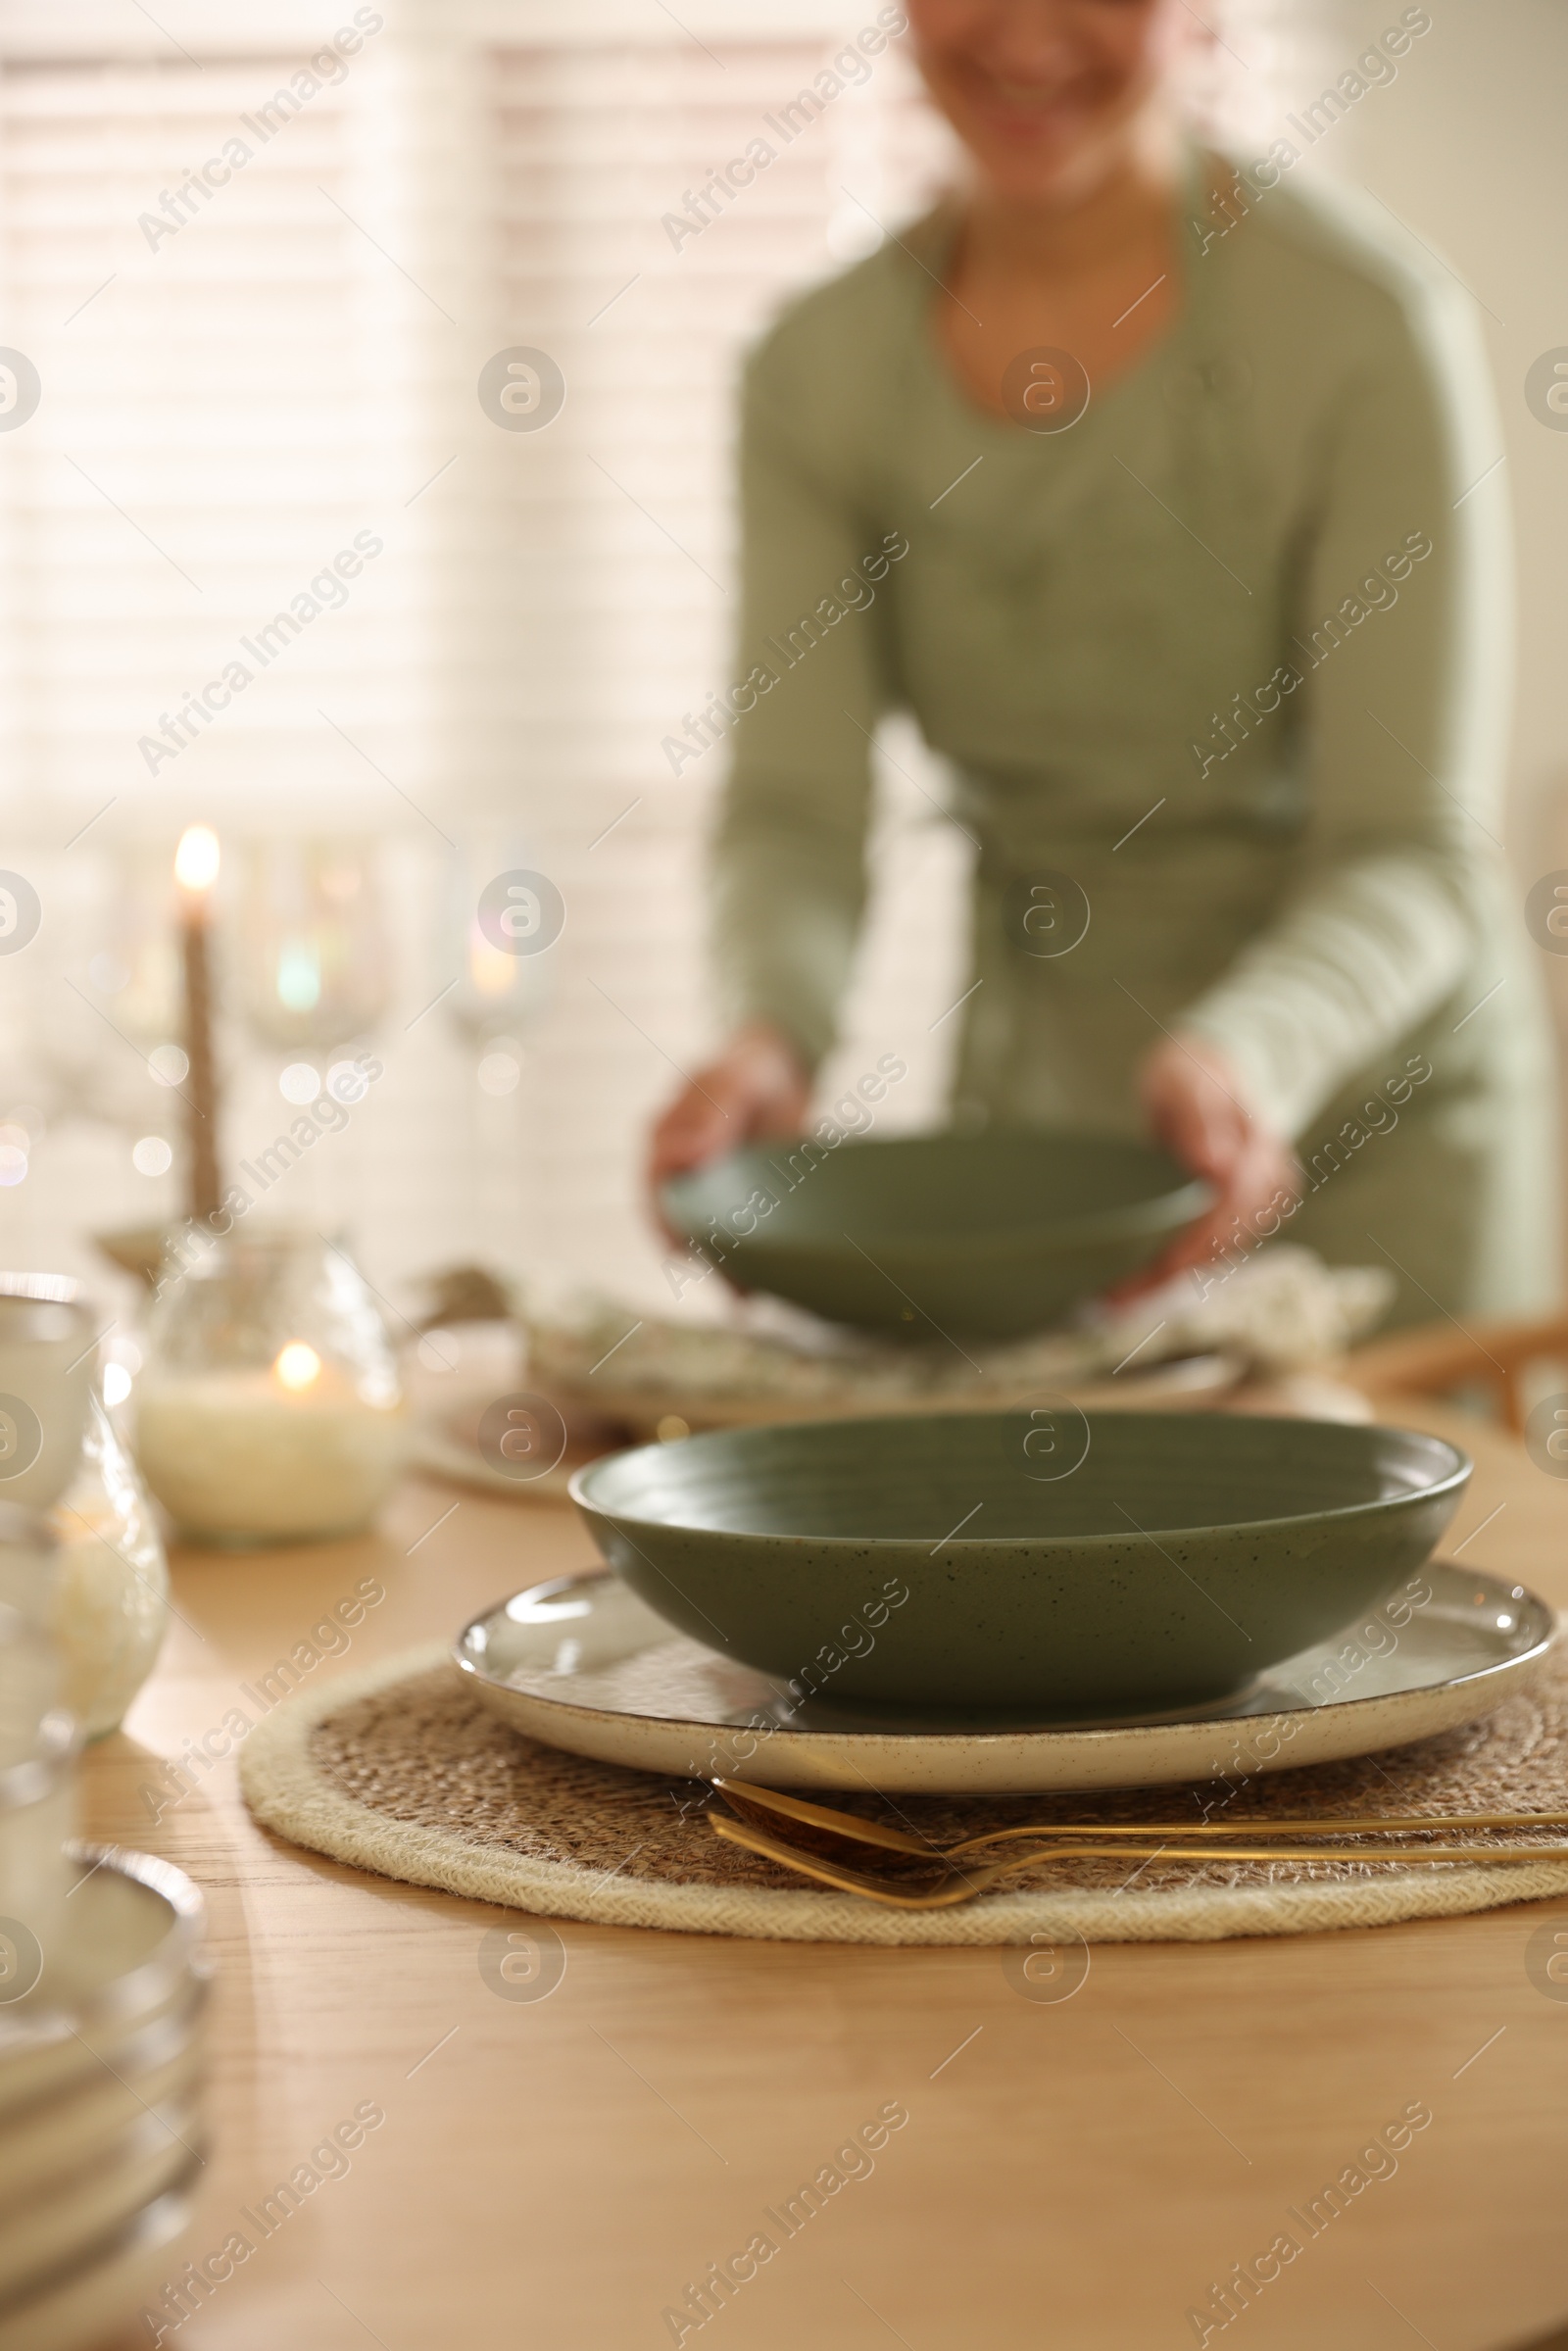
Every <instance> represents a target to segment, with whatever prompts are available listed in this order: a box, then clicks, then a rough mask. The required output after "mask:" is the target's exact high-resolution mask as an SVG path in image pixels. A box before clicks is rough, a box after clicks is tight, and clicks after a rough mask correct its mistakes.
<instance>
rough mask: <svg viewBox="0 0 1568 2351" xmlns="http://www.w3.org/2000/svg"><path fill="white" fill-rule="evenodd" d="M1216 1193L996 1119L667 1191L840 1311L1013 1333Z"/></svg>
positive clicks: (725, 1242)
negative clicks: (984, 1129) (1001, 1129)
mask: <svg viewBox="0 0 1568 2351" xmlns="http://www.w3.org/2000/svg"><path fill="white" fill-rule="evenodd" d="M1211 1197H1212V1196H1211V1194H1210V1192H1209V1189H1208V1187H1207V1185H1206V1184H1203V1183H1201V1182H1199V1181H1197V1180H1195V1179H1194V1178H1193V1177H1191V1176H1189V1175H1188V1174H1186V1173H1185V1171H1184V1170H1183V1169H1182V1168H1181V1167H1179V1166H1178V1165H1177V1163H1176V1161H1175V1160H1174V1159H1172V1158H1170V1157H1169V1156H1168V1155H1167V1154H1166V1153H1165V1152H1164V1151H1154V1150H1152V1149H1151V1148H1150V1147H1149V1146H1148V1145H1147V1144H1142V1143H1127V1142H1123V1141H1122V1140H1120V1139H1119V1138H1117V1137H1115V1136H1106V1135H1065V1134H1063V1135H1056V1134H1044V1133H1016V1134H1007V1133H987V1134H983V1135H907V1136H896V1137H890V1138H889V1139H888V1140H887V1141H885V1142H883V1141H875V1142H869V1141H868V1142H856V1141H854V1140H848V1141H845V1142H843V1143H840V1144H838V1145H837V1146H836V1147H835V1148H834V1149H833V1150H831V1151H830V1150H829V1149H828V1148H827V1147H826V1146H825V1145H824V1144H820V1143H815V1142H812V1141H811V1140H809V1138H808V1139H803V1140H802V1141H801V1142H799V1143H776V1144H773V1145H772V1146H770V1147H769V1148H768V1149H766V1150H763V1149H761V1148H757V1149H753V1150H748V1151H737V1152H735V1153H734V1154H733V1155H732V1156H731V1157H729V1158H727V1159H720V1160H717V1161H715V1162H714V1163H713V1165H711V1166H710V1167H704V1168H700V1169H699V1170H698V1171H697V1172H696V1173H695V1174H693V1175H685V1176H677V1177H675V1178H673V1179H672V1180H671V1181H670V1182H669V1183H667V1184H666V1185H665V1186H664V1189H663V1192H662V1205H663V1209H664V1213H665V1215H666V1216H667V1217H668V1219H669V1221H670V1223H671V1225H672V1226H673V1227H674V1228H675V1230H676V1231H677V1232H679V1233H682V1234H684V1235H685V1236H686V1237H687V1238H688V1239H689V1240H690V1241H691V1242H692V1243H693V1244H694V1245H695V1246H697V1247H698V1248H699V1249H704V1250H705V1251H707V1253H709V1254H711V1255H712V1256H715V1257H721V1258H722V1261H723V1262H724V1264H725V1267H726V1270H727V1271H728V1272H730V1273H731V1274H733V1276H734V1278H735V1279H736V1280H737V1281H738V1282H740V1283H741V1284H743V1285H744V1286H745V1287H746V1288H748V1289H751V1290H770V1291H772V1292H774V1293H775V1294H776V1295H777V1296H778V1297H779V1298H792V1299H793V1300H794V1302H795V1303H796V1304H797V1305H800V1306H809V1307H810V1308H811V1310H812V1311H813V1313H816V1314H821V1315H825V1316H826V1317H827V1318H828V1320H829V1321H831V1322H848V1323H857V1324H858V1325H860V1326H861V1327H862V1328H864V1329H867V1330H891V1331H904V1332H909V1333H916V1334H919V1335H921V1336H926V1337H929V1336H930V1334H931V1331H932V1328H933V1326H935V1328H936V1329H938V1330H940V1331H943V1332H957V1333H959V1334H960V1335H963V1336H970V1337H974V1338H982V1339H1014V1338H1018V1337H1020V1336H1021V1335H1022V1334H1023V1333H1025V1332H1027V1331H1037V1330H1039V1329H1041V1328H1042V1327H1043V1326H1044V1325H1045V1324H1047V1323H1049V1322H1052V1321H1054V1320H1055V1319H1056V1318H1057V1317H1058V1316H1060V1315H1061V1314H1063V1313H1065V1312H1066V1310H1067V1308H1068V1307H1070V1306H1072V1305H1075V1304H1076V1303H1077V1302H1078V1300H1079V1299H1080V1298H1093V1297H1094V1296H1095V1295H1096V1294H1097V1293H1098V1292H1100V1291H1102V1290H1105V1289H1108V1288H1109V1287H1110V1285H1111V1284H1112V1283H1113V1282H1118V1281H1121V1280H1122V1279H1124V1278H1125V1277H1126V1276H1127V1275H1128V1274H1131V1273H1134V1272H1136V1270H1137V1268H1138V1267H1139V1266H1140V1265H1144V1264H1147V1263H1148V1261H1149V1259H1150V1258H1152V1256H1154V1255H1155V1254H1156V1252H1157V1251H1158V1249H1159V1248H1160V1246H1161V1245H1162V1243H1163V1242H1164V1241H1165V1240H1166V1239H1167V1238H1168V1237H1169V1235H1171V1234H1172V1233H1174V1232H1176V1231H1178V1230H1179V1229H1180V1227H1181V1226H1182V1225H1184V1224H1190V1223H1191V1222H1192V1220H1193V1218H1194V1217H1195V1216H1198V1215H1200V1214H1201V1211H1202V1210H1203V1209H1204V1208H1205V1207H1206V1206H1207V1204H1208V1201H1209V1200H1210V1198H1211Z"/></svg>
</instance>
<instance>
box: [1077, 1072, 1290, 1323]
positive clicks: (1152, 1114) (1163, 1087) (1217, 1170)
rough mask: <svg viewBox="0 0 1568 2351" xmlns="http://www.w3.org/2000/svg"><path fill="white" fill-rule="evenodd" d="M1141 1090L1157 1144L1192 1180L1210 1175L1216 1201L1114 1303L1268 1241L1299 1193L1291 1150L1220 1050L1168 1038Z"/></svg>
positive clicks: (1144, 1076) (1142, 1074) (1143, 1075)
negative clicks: (1259, 1112) (1189, 1269)
mask: <svg viewBox="0 0 1568 2351" xmlns="http://www.w3.org/2000/svg"><path fill="white" fill-rule="evenodd" d="M1138 1091H1139V1097H1140V1099H1141V1101H1142V1102H1143V1105H1144V1109H1145V1112H1146V1114H1147V1116H1148V1119H1149V1123H1150V1125H1151V1127H1152V1130H1153V1132H1154V1136H1155V1138H1156V1140H1157V1141H1158V1142H1160V1143H1162V1144H1163V1145H1164V1146H1165V1149H1166V1150H1167V1151H1169V1152H1170V1153H1171V1155H1172V1157H1173V1158H1177V1159H1179V1160H1180V1161H1181V1163H1182V1165H1183V1166H1184V1167H1190V1168H1191V1169H1192V1171H1193V1173H1194V1174H1195V1175H1201V1176H1206V1177H1207V1178H1208V1180H1209V1182H1210V1183H1211V1184H1212V1185H1213V1187H1214V1190H1215V1192H1216V1194H1217V1195H1218V1197H1217V1199H1216V1200H1215V1201H1214V1204H1213V1206H1212V1207H1211V1208H1209V1209H1207V1210H1206V1211H1205V1213H1204V1214H1203V1215H1201V1216H1200V1217H1199V1218H1198V1219H1197V1220H1196V1221H1195V1222H1194V1223H1192V1224H1190V1225H1188V1226H1187V1227H1186V1229H1185V1230H1184V1231H1183V1232H1181V1233H1178V1234H1177V1236H1176V1238H1175V1240H1174V1241H1173V1242H1172V1243H1171V1245H1170V1247H1169V1248H1168V1249H1166V1250H1165V1252H1164V1254H1163V1255H1162V1256H1161V1257H1160V1258H1158V1259H1157V1261H1156V1262H1155V1263H1154V1264H1153V1265H1152V1266H1149V1267H1147V1268H1146V1269H1145V1270H1144V1272H1142V1273H1141V1274H1139V1275H1138V1276H1137V1277H1136V1279H1135V1280H1134V1281H1132V1282H1129V1283H1127V1284H1125V1285H1124V1286H1123V1287H1122V1289H1120V1290H1119V1291H1117V1292H1116V1293H1114V1296H1115V1297H1116V1298H1133V1297H1136V1296H1138V1294H1139V1293H1140V1292H1142V1291H1146V1290H1152V1289H1153V1288H1154V1287H1155V1286H1156V1285H1157V1284H1158V1283H1160V1282H1167V1281H1169V1279H1170V1277H1171V1275H1172V1274H1177V1273H1181V1272H1183V1271H1184V1270H1185V1269H1186V1268H1187V1267H1188V1266H1190V1265H1208V1264H1212V1263H1214V1262H1216V1261H1217V1259H1218V1258H1219V1256H1220V1253H1221V1251H1222V1250H1226V1249H1238V1248H1239V1249H1249V1248H1251V1247H1254V1246H1255V1245H1256V1244H1257V1242H1259V1241H1262V1240H1267V1239H1268V1238H1269V1237H1270V1235H1271V1234H1272V1233H1276V1232H1278V1230H1279V1225H1280V1210H1281V1208H1282V1207H1283V1206H1284V1204H1285V1202H1286V1201H1287V1200H1294V1199H1295V1198H1296V1196H1297V1193H1298V1191H1299V1172H1298V1169H1297V1165H1296V1161H1295V1158H1294V1156H1293V1154H1292V1152H1291V1149H1290V1146H1289V1145H1288V1144H1287V1143H1286V1142H1285V1140H1284V1139H1283V1137H1281V1136H1279V1135H1276V1134H1275V1133H1274V1132H1273V1130H1272V1128H1270V1127H1268V1126H1266V1125H1265V1124H1264V1123H1263V1121H1262V1120H1261V1119H1260V1118H1259V1117H1258V1116H1257V1114H1256V1112H1255V1111H1254V1110H1253V1109H1252V1108H1251V1106H1250V1103H1249V1102H1248V1098H1247V1089H1246V1084H1245V1081H1244V1080H1243V1079H1242V1078H1241V1077H1240V1076H1239V1075H1238V1073H1237V1071H1236V1070H1235V1069H1234V1068H1233V1067H1232V1066H1231V1063H1230V1062H1229V1061H1228V1060H1227V1059H1226V1057H1225V1055H1224V1054H1223V1053H1220V1052H1219V1050H1218V1049H1217V1047H1215V1046H1212V1045H1209V1044H1207V1043H1206V1042H1205V1041H1204V1040H1203V1039H1201V1038H1199V1037H1186V1038H1177V1037H1169V1038H1167V1039H1166V1040H1165V1041H1164V1043H1163V1044H1161V1045H1156V1046H1155V1048H1154V1050H1153V1052H1152V1053H1151V1054H1150V1055H1149V1057H1148V1059H1147V1060H1146V1061H1145V1063H1144V1065H1143V1068H1142V1070H1141V1071H1140V1073H1139V1081H1138ZM1270 1214H1272V1218H1273V1222H1272V1224H1269V1223H1267V1222H1266V1220H1267V1218H1268V1217H1269V1215H1270ZM1260 1220H1264V1222H1263V1224H1262V1227H1261V1229H1260Z"/></svg>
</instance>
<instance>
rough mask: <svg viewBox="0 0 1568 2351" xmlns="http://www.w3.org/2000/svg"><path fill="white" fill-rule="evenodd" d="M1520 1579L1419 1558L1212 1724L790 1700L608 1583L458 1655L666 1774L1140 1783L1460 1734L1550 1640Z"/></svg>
mask: <svg viewBox="0 0 1568 2351" xmlns="http://www.w3.org/2000/svg"><path fill="white" fill-rule="evenodd" d="M1554 1637H1555V1635H1554V1625H1553V1618H1552V1612H1551V1610H1550V1609H1549V1608H1548V1607H1547V1606H1546V1604H1545V1602H1544V1600H1541V1599H1538V1598H1537V1597H1536V1595H1535V1594H1534V1593H1533V1592H1527V1591H1526V1590H1525V1589H1524V1587H1523V1586H1522V1585H1518V1584H1507V1583H1503V1582H1501V1581H1500V1580H1499V1579H1498V1578H1497V1577H1495V1576H1490V1575H1487V1574H1485V1573H1483V1572H1482V1571H1480V1570H1478V1569H1468V1570H1467V1569H1465V1568H1462V1567H1458V1566H1454V1565H1449V1564H1446V1563H1444V1562H1441V1561H1432V1562H1431V1563H1429V1564H1428V1566H1426V1567H1425V1568H1423V1569H1422V1570H1421V1571H1420V1572H1419V1574H1418V1575H1416V1576H1415V1577H1413V1578H1412V1579H1411V1581H1410V1584H1409V1586H1408V1587H1407V1588H1406V1589H1405V1591H1404V1592H1403V1593H1402V1594H1401V1595H1400V1596H1399V1597H1397V1599H1395V1600H1393V1601H1390V1602H1388V1603H1386V1605H1385V1606H1384V1607H1383V1608H1382V1609H1380V1610H1379V1611H1378V1612H1377V1614H1376V1615H1375V1616H1373V1617H1371V1618H1369V1619H1367V1620H1366V1621H1365V1622H1364V1623H1361V1624H1357V1625H1354V1626H1350V1627H1347V1628H1346V1629H1345V1630H1344V1631H1343V1632H1342V1633H1341V1634H1339V1635H1338V1636H1337V1637H1336V1639H1335V1640H1334V1641H1328V1642H1325V1643H1323V1644H1322V1645H1321V1646H1319V1647H1317V1648H1312V1649H1303V1650H1302V1651H1301V1652H1300V1653H1299V1655H1298V1656H1296V1657H1292V1658H1288V1659H1287V1660H1286V1661H1285V1663H1284V1664H1282V1665H1278V1666H1275V1667H1274V1668H1273V1669H1272V1671H1271V1672H1270V1673H1268V1674H1267V1675H1266V1676H1264V1677H1263V1678H1262V1679H1261V1680H1260V1681H1259V1682H1258V1683H1256V1684H1255V1685H1254V1686H1253V1687H1252V1689H1250V1690H1248V1691H1246V1692H1244V1693H1243V1695H1241V1696H1240V1697H1238V1698H1236V1699H1234V1700H1232V1701H1231V1702H1230V1704H1229V1705H1228V1706H1226V1707H1225V1708H1223V1709H1221V1710H1220V1711H1219V1712H1217V1713H1216V1712H1215V1711H1214V1710H1212V1709H1210V1708H1205V1709H1203V1710H1202V1714H1201V1717H1199V1716H1198V1715H1188V1716H1185V1717H1182V1718H1179V1719H1166V1720H1164V1721H1161V1722H1147V1721H1145V1722H1140V1723H1099V1724H1074V1725H1070V1726H1069V1725H1060V1724H1055V1725H1038V1724H1036V1725H1030V1724H1007V1725H988V1726H985V1727H978V1726H977V1727H976V1728H975V1729H973V1730H953V1729H951V1728H944V1729H943V1730H941V1731H932V1730H927V1729H923V1728H922V1727H921V1726H920V1725H919V1723H918V1722H912V1721H900V1722H896V1723H889V1722H888V1721H886V1720H879V1721H873V1720H872V1719H870V1718H868V1717H866V1716H864V1715H854V1714H851V1713H849V1712H848V1711H847V1710H846V1709H842V1708H838V1707H834V1706H832V1705H830V1704H829V1703H827V1702H826V1701H823V1700H816V1701H814V1702H812V1703H811V1704H810V1705H808V1706H804V1707H793V1706H792V1705H791V1704H790V1702H789V1701H788V1700H786V1699H784V1698H782V1697H781V1696H780V1694H779V1692H778V1691H777V1690H776V1689H775V1688H774V1686H773V1685H772V1684H771V1683H770V1682H768V1681H766V1680H765V1679H764V1678H763V1677H762V1676H761V1675H760V1674H758V1673H754V1672H753V1671H752V1669H751V1668H750V1667H749V1666H744V1665H738V1664H734V1663H732V1662H731V1661H730V1660H728V1659H727V1658H725V1657H722V1656H720V1655H719V1654H718V1653H717V1652H716V1651H714V1650H712V1649H708V1648H704V1647H703V1646H701V1645H700V1644H699V1643H698V1642H696V1641H688V1640H686V1639H684V1638H682V1637H681V1636H678V1635H675V1634H673V1633H672V1632H671V1631H670V1628H669V1626H668V1625H666V1624H665V1623H664V1621H663V1619H662V1617H658V1616H656V1615H655V1614H654V1613H653V1611H652V1609H650V1608H648V1607H646V1606H645V1605H644V1604H643V1602H642V1601H641V1600H639V1599H638V1598H637V1597H636V1596H635V1594H634V1593H632V1592H629V1591H628V1590H627V1589H626V1588H625V1586H624V1585H621V1584H619V1583H617V1582H616V1581H615V1580H614V1578H613V1577H611V1576H609V1575H604V1574H600V1575H591V1576H568V1577H562V1578H560V1579H558V1580H557V1581H555V1582H553V1583H549V1584H539V1585H535V1586H533V1587H532V1588H531V1589H530V1590H528V1591H526V1592H517V1593H516V1594H515V1596H514V1597H513V1598H512V1599H510V1600H506V1601H503V1602H502V1603H501V1605H500V1606H498V1607H496V1608H492V1609H490V1610H488V1611H487V1612H486V1614H485V1615H483V1616H479V1617H476V1618H475V1619H474V1621H473V1622H472V1624H470V1625H469V1626H467V1628H466V1630H465V1632H464V1633H463V1634H462V1636H461V1637H460V1639H459V1641H458V1642H457V1645H456V1649H455V1652H454V1653H455V1655H456V1658H457V1662H458V1664H459V1665H460V1666H461V1667H462V1668H463V1670H464V1671H465V1672H466V1674H467V1675H468V1676H469V1677H470V1678H471V1681H472V1684H473V1688H474V1690H475V1693H476V1695H478V1696H479V1697H480V1698H482V1699H483V1701H484V1703H485V1704H486V1705H487V1706H489V1707H490V1708H491V1709H492V1710H493V1711H494V1712H495V1713H496V1714H498V1715H500V1716H501V1718H502V1720H503V1721H505V1722H508V1723H510V1724H511V1725H512V1726H513V1728H514V1729H515V1730H517V1731H522V1732H526V1733H527V1734H528V1736H529V1737H530V1738H533V1739H544V1740H546V1741H547V1742H548V1743H549V1744H550V1745H552V1746H558V1747H565V1748H567V1749H568V1750H569V1751H570V1752H572V1753H573V1754H578V1755H592V1756H595V1757H597V1758H598V1759H599V1760H600V1761H601V1762H605V1763H622V1764H629V1765H631V1766H632V1767H633V1768H634V1769H636V1770H639V1771H651V1772H660V1773H662V1774H666V1775H667V1776H669V1777H671V1778H692V1779H711V1778H713V1777H715V1776H722V1777H727V1778H733V1779H738V1780H756V1781H760V1783H761V1784H762V1785H763V1786H764V1787H770V1788H840V1789H843V1788H860V1787H866V1786H869V1787H873V1788H879V1789H886V1790H888V1791H890V1792H900V1793H920V1792H925V1793H931V1794H936V1793H947V1794H956V1793H959V1792H975V1793H997V1792H1002V1791H1005V1790H1014V1789H1016V1790H1022V1789H1031V1788H1153V1787H1158V1786H1161V1785H1163V1784H1166V1783H1169V1782H1176V1781H1192V1780H1212V1779H1220V1778H1228V1777H1234V1776H1237V1775H1241V1776H1243V1777H1245V1776H1248V1775H1250V1773H1253V1772H1269V1771H1285V1770H1288V1769H1290V1768H1292V1767H1294V1766H1296V1765H1299V1764H1306V1763H1328V1762H1333V1761H1336V1760H1338V1759H1339V1758H1341V1757H1343V1756H1347V1755H1366V1754H1371V1753H1373V1752H1374V1751H1375V1750H1376V1749H1378V1748H1380V1747H1392V1746H1400V1745H1403V1744H1404V1743H1405V1742H1406V1741H1408V1740H1410V1739H1425V1738H1427V1737H1429V1736H1430V1735H1431V1734H1432V1733H1433V1732H1436V1731H1446V1730H1450V1729H1452V1728H1453V1727H1454V1725H1456V1724H1458V1723H1466V1722H1470V1721H1473V1720H1474V1718H1475V1717H1476V1716H1477V1715H1481V1714H1486V1713H1489V1712H1490V1711H1491V1709H1492V1708H1493V1707H1494V1706H1495V1705H1497V1704H1498V1703H1500V1701H1501V1700H1502V1699H1503V1698H1505V1697H1508V1696H1510V1695H1512V1694H1513V1693H1514V1692H1515V1691H1517V1690H1523V1689H1526V1688H1528V1687H1529V1685H1530V1683H1531V1682H1532V1681H1533V1680H1534V1678H1535V1677H1536V1675H1537V1674H1538V1673H1539V1672H1540V1670H1541V1667H1542V1666H1543V1664H1544V1661H1545V1659H1546V1656H1547V1654H1548V1652H1549V1650H1550V1647H1551V1643H1552V1641H1553V1639H1554Z"/></svg>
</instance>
